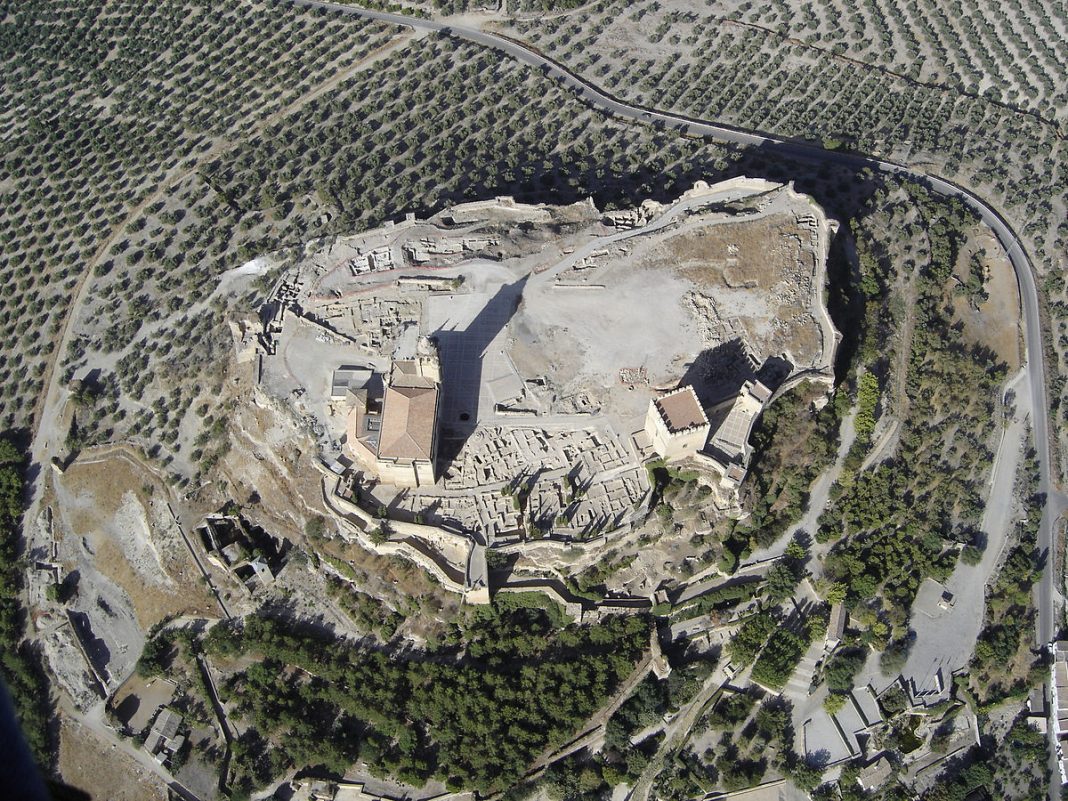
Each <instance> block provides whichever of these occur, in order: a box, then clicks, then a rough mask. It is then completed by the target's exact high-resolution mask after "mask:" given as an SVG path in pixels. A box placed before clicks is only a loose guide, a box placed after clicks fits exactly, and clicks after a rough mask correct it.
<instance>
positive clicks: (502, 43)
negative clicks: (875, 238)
mask: <svg viewBox="0 0 1068 801" xmlns="http://www.w3.org/2000/svg"><path fill="white" fill-rule="evenodd" d="M286 1H287V2H290V3H292V4H294V5H298V6H304V7H306V8H322V9H327V10H332V11H336V12H340V13H344V14H350V15H353V16H359V17H364V18H366V19H373V20H378V21H380V22H388V23H392V24H395V25H403V26H408V27H411V28H414V29H419V30H425V31H429V32H432V33H442V32H443V33H447V34H448V35H450V36H454V37H456V38H458V39H463V40H465V41H468V42H472V43H474V44H477V45H481V46H482V47H489V48H492V49H494V50H497V51H500V52H502V53H504V54H505V55H507V56H510V57H511V58H514V59H516V60H517V61H519V62H521V63H523V64H526V65H528V66H530V67H533V68H534V69H537V70H539V71H541V72H542V73H543V74H545V75H546V76H548V77H549V78H552V79H553V80H555V81H557V82H558V83H560V84H562V85H563V86H564V87H565V88H567V89H570V90H572V91H573V92H574V93H575V94H576V95H577V96H578V97H579V98H580V99H581V100H582V101H584V102H585V103H587V104H589V105H590V106H592V107H594V108H597V109H600V110H601V111H603V112H605V113H607V114H611V115H613V116H615V117H619V118H621V119H624V120H632V121H635V122H639V123H646V124H650V125H661V126H663V127H665V128H668V129H673V130H677V131H679V132H680V133H682V134H688V135H690V136H699V137H703V138H707V139H711V140H714V141H717V142H723V143H729V144H736V145H747V146H751V147H761V146H764V147H767V146H771V147H774V148H775V150H776V152H777V153H778V154H780V155H781V156H784V157H788V158H793V159H800V160H804V161H809V162H815V163H819V164H827V163H830V164H836V165H840V166H844V167H849V168H853V169H864V168H869V169H871V170H873V171H879V172H883V173H889V174H896V175H902V176H905V177H908V178H912V179H914V180H917V181H920V182H922V183H926V184H927V185H928V186H929V187H931V188H932V189H933V190H935V191H936V192H939V193H940V194H942V195H944V196H946V197H954V198H958V199H959V200H961V201H962V202H963V203H964V204H965V205H967V206H968V207H969V208H971V209H972V210H973V211H974V212H975V213H976V214H977V215H978V216H979V217H980V219H982V221H983V223H985V224H986V225H987V226H988V227H989V228H990V229H991V230H992V231H993V232H994V235H995V236H997V238H998V241H999V242H1000V243H1001V246H1002V247H1003V248H1004V249H1005V253H1006V255H1007V256H1008V258H1009V261H1010V262H1011V264H1012V268H1013V270H1014V271H1015V273H1016V282H1017V285H1018V286H1019V290H1020V297H1021V306H1022V309H1023V317H1024V342H1025V345H1026V348H1027V361H1028V364H1029V365H1030V368H1031V369H1029V371H1028V373H1029V380H1030V385H1031V386H1030V390H1031V392H1030V394H1031V421H1032V423H1033V425H1034V436H1035V450H1036V453H1037V458H1038V465H1039V476H1040V479H1039V491H1040V492H1042V493H1044V494H1045V496H1046V505H1045V507H1044V509H1043V513H1042V523H1041V527H1040V529H1039V534H1038V537H1039V548H1040V550H1041V551H1043V552H1044V553H1045V554H1046V564H1045V569H1044V570H1043V572H1042V578H1041V581H1040V582H1039V584H1038V586H1037V588H1036V603H1037V606H1038V621H1037V626H1036V629H1037V630H1036V632H1035V641H1036V644H1037V645H1038V646H1039V647H1042V646H1044V645H1046V644H1048V643H1051V642H1052V641H1053V639H1054V637H1055V636H1056V635H1057V633H1058V630H1059V629H1060V624H1059V620H1058V605H1057V598H1058V595H1059V592H1058V591H1057V589H1056V588H1055V586H1054V582H1055V576H1054V570H1055V563H1056V558H1055V553H1054V539H1055V537H1054V529H1055V526H1056V523H1057V520H1058V519H1059V518H1060V516H1061V514H1062V513H1064V512H1065V510H1068V496H1066V495H1065V494H1064V493H1062V492H1061V491H1060V490H1059V489H1058V488H1057V486H1056V484H1055V483H1054V481H1053V478H1052V475H1051V443H1050V433H1049V432H1050V429H1049V414H1048V402H1047V394H1046V392H1047V388H1046V365H1045V362H1044V358H1043V355H1044V348H1043V333H1042V321H1041V315H1040V307H1039V299H1038V290H1037V286H1036V284H1035V274H1034V269H1033V266H1032V264H1031V260H1030V258H1029V257H1028V255H1027V253H1026V251H1025V250H1024V248H1023V245H1022V244H1021V243H1020V240H1019V238H1018V237H1017V236H1016V234H1015V232H1014V231H1013V230H1012V228H1011V226H1010V225H1009V224H1008V222H1006V220H1005V218H1004V217H1003V216H1002V215H1001V214H1000V213H999V212H998V211H997V210H996V209H994V208H993V207H992V206H991V205H989V204H988V203H987V202H985V201H984V200H982V199H981V198H979V197H978V196H976V195H974V194H972V193H971V192H969V191H968V190H967V189H965V188H963V187H962V186H959V185H957V184H955V183H953V182H951V181H948V180H946V179H945V178H941V177H939V176H937V175H932V174H930V173H928V172H925V171H923V170H919V169H916V168H912V167H907V166H905V165H903V164H899V163H897V162H893V161H887V160H884V159H880V158H876V157H873V156H866V155H863V154H859V153H845V152H840V151H833V150H826V149H824V148H823V147H821V146H819V145H815V144H812V143H809V142H803V141H798V140H794V139H788V138H784V137H777V136H772V135H769V134H767V133H763V132H757V131H748V130H742V129H739V128H734V127H731V126H727V125H720V124H717V123H714V122H709V121H705V120H697V119H692V118H688V117H683V116H680V115H677V114H666V113H664V112H661V111H657V110H655V109H651V108H643V107H641V106H637V105H633V104H629V103H624V102H622V101H620V100H618V99H616V98H614V97H612V96H611V95H609V94H606V93H605V92H603V91H602V90H600V89H598V88H597V87H595V86H593V85H592V84H590V83H587V82H586V81H585V80H584V79H582V78H580V77H579V76H578V75H576V74H575V73H573V72H571V71H570V70H568V69H567V68H566V67H564V66H563V65H561V64H559V63H558V62H556V61H553V60H552V59H550V58H548V57H546V56H544V55H543V54H541V53H539V52H537V51H535V50H533V49H532V48H530V47H528V46H526V45H524V44H521V43H520V42H517V41H515V40H513V39H509V38H507V37H504V36H500V35H497V34H493V33H488V32H486V31H483V30H479V29H478V28H472V27H470V26H468V25H463V24H452V23H445V22H438V21H435V20H428V19H422V18H418V17H408V16H402V15H399V14H389V13H386V12H381V11H372V10H369V9H364V8H358V7H353V6H343V5H338V4H335V3H325V2H319V1H318V0H286ZM1055 765H1056V762H1055V761H1052V760H1051V777H1050V781H1051V786H1050V798H1051V799H1054V798H1059V797H1060V785H1059V780H1058V778H1057V772H1056V770H1053V769H1052V768H1054V766H1055Z"/></svg>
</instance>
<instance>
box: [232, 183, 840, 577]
mask: <svg viewBox="0 0 1068 801" xmlns="http://www.w3.org/2000/svg"><path fill="white" fill-rule="evenodd" d="M835 230H836V224H835V223H834V222H833V221H832V220H828V218H827V217H826V215H825V214H824V212H823V210H822V209H821V208H820V207H819V206H818V205H817V204H816V203H815V202H814V201H813V200H812V199H811V198H809V197H807V196H805V195H801V194H799V193H797V192H796V191H794V189H793V188H792V186H791V185H788V184H778V183H772V182H769V181H765V180H753V179H747V178H736V179H732V180H729V181H725V182H722V183H719V184H715V185H713V186H708V185H706V184H703V183H699V184H697V185H696V186H695V187H694V188H693V189H692V190H690V191H689V192H686V193H685V194H684V195H682V196H681V197H680V198H679V199H678V200H676V201H675V202H673V203H671V204H668V205H662V204H659V203H654V202H651V201H646V202H644V203H642V204H641V206H640V207H638V208H636V209H630V210H622V211H614V212H610V213H603V214H602V213H601V212H599V211H598V210H597V209H596V208H595V207H594V205H593V203H592V202H589V201H587V202H584V203H579V204H575V205H572V206H567V207H550V206H541V205H539V206H531V205H523V204H519V203H515V202H514V201H513V200H511V199H510V198H497V199H495V200H492V201H483V202H479V203H469V204H464V205H461V206H456V207H453V208H450V209H446V210H445V211H443V212H441V213H439V214H437V215H435V216H434V217H432V218H430V219H428V220H417V219H415V218H414V216H411V215H409V216H408V217H407V218H406V219H405V220H404V221H403V222H400V223H396V224H388V225H386V226H384V227H382V228H379V229H376V230H374V231H369V232H366V233H363V234H360V235H358V236H352V237H346V238H340V239H337V240H335V241H332V242H329V243H326V244H322V245H311V246H309V247H308V248H307V249H306V253H305V255H304V257H303V258H302V259H301V261H300V263H299V264H298V265H297V266H296V267H295V268H292V269H291V270H289V271H288V272H287V273H286V274H285V275H284V276H283V277H282V279H281V280H280V281H279V283H278V284H277V286H276V288H275V290H274V293H273V296H272V299H271V302H270V303H269V304H268V306H267V308H266V309H265V315H264V317H265V322H264V325H263V329H262V331H261V332H260V333H259V334H258V335H257V342H256V343H255V344H254V345H253V344H252V343H250V341H249V339H248V336H245V337H244V338H243V339H241V338H238V339H239V341H240V342H243V343H244V348H245V350H244V352H245V355H246V358H248V357H249V356H250V355H251V351H252V350H254V351H255V356H254V357H252V361H253V362H254V369H255V372H256V376H257V379H258V381H259V384H260V386H261V388H262V389H263V390H264V391H265V392H267V393H268V394H269V395H272V396H274V397H275V398H277V399H281V400H284V401H285V402H287V403H289V404H290V405H291V408H292V409H293V410H294V411H295V412H296V413H297V414H298V415H299V416H300V417H302V418H303V419H305V420H307V421H308V423H309V425H310V426H311V428H312V430H313V431H314V432H315V433H316V435H317V436H318V441H319V446H320V449H321V461H322V464H323V465H324V470H326V469H327V468H328V470H329V471H330V473H332V474H334V476H335V478H334V479H333V480H332V481H333V486H332V487H331V488H330V489H329V491H328V494H332V495H333V496H334V497H335V498H338V497H340V498H341V499H342V505H345V508H344V509H342V508H341V505H339V506H338V508H337V512H338V516H339V519H340V520H341V523H342V525H343V526H348V527H349V529H350V534H351V535H352V536H354V537H359V538H361V541H363V542H364V543H365V544H368V547H375V548H378V549H381V547H383V546H382V542H381V541H382V539H383V535H382V534H377V535H376V536H375V537H373V538H372V537H371V533H372V532H375V531H378V530H379V529H380V530H381V531H383V532H386V533H387V535H388V536H387V537H386V542H387V543H389V544H388V545H387V547H389V548H396V547H398V543H400V542H402V541H403V542H408V543H409V544H410V543H412V542H417V541H421V542H422V545H419V546H415V545H411V547H412V548H415V549H416V550H419V552H420V553H419V555H418V556H417V560H419V559H422V560H431V561H435V560H436V561H437V562H438V563H439V568H440V569H439V571H438V572H439V573H441V574H442V575H444V576H445V579H444V580H443V583H445V584H446V586H454V588H455V589H456V590H457V591H460V592H465V593H470V592H471V590H472V587H475V586H476V585H478V587H479V588H480V590H479V592H480V597H481V588H485V587H486V586H487V584H488V579H487V571H486V567H485V550H486V549H495V548H497V549H515V548H519V549H523V548H524V547H525V546H524V543H526V544H532V543H534V542H538V543H546V544H549V543H559V544H568V543H571V544H575V543H583V542H591V541H597V540H599V539H600V538H603V537H607V538H608V540H611V539H612V532H616V531H619V530H623V531H635V530H637V529H640V528H641V527H642V526H643V525H646V521H647V518H648V515H649V512H650V508H649V504H650V501H651V494H652V487H651V483H650V475H651V474H650V472H649V470H648V469H647V467H648V465H649V464H650V463H651V462H653V463H657V464H659V463H670V464H672V465H679V466H684V467H685V468H686V469H687V470H688V471H693V472H694V473H695V474H696V475H697V481H698V482H699V484H700V485H701V486H703V487H705V495H707V496H708V497H709V499H710V502H711V504H712V505H713V507H714V509H715V510H717V513H718V514H720V515H736V514H739V513H740V511H741V510H740V507H739V504H738V491H739V488H740V487H741V486H742V484H743V482H744V480H745V476H746V471H747V468H748V464H749V460H750V456H751V447H750V445H749V439H750V435H751V433H752V430H753V428H754V426H755V425H756V424H757V422H758V420H759V418H760V415H761V413H762V411H763V410H764V409H765V408H766V407H767V405H768V404H769V403H771V402H773V401H774V399H775V398H776V397H777V396H778V395H779V394H781V393H782V392H784V391H786V390H788V389H789V388H790V387H792V386H794V385H796V384H797V383H799V382H801V381H805V380H808V381H814V382H817V383H820V384H823V385H825V386H826V387H827V388H828V390H829V389H830V388H831V386H832V385H833V369H832V367H833V362H834V358H835V352H836V348H837V345H838V342H839V339H840V335H839V334H838V332H837V331H836V330H835V328H834V326H833V324H832V322H831V320H830V317H829V316H828V313H827V309H826V306H825V302H824V290H825V284H826V274H825V273H826V260H827V253H828V248H829V243H830V240H831V237H832V236H833V233H834V231H835ZM246 333H247V332H246ZM235 336H236V332H235ZM376 521H378V522H376ZM400 529H403V530H404V532H403V533H401V532H400ZM420 529H427V530H428V532H427V533H429V530H430V529H435V530H440V531H444V532H447V533H448V535H449V537H448V541H449V542H450V543H453V544H452V545H450V546H449V547H448V548H442V547H440V542H441V540H440V538H434V537H429V536H422V537H421V534H420V531H419V530H420ZM372 539H374V540H378V541H379V542H378V544H377V545H375V544H374V543H373V542H371V540H372ZM432 540H433V541H432ZM601 541H603V540H601ZM435 542H436V543H437V544H435ZM463 542H465V543H468V547H466V548H465V547H457V543H463ZM446 551H448V552H449V555H448V556H446V555H444V554H445V552H446ZM472 571H474V573H477V574H478V575H477V576H475V577H473V576H472ZM486 597H487V598H488V595H487V596H486Z"/></svg>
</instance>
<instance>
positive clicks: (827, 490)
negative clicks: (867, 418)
mask: <svg viewBox="0 0 1068 801" xmlns="http://www.w3.org/2000/svg"><path fill="white" fill-rule="evenodd" d="M856 416H857V410H856V408H853V409H850V410H849V412H848V413H847V414H846V416H845V417H843V418H842V424H841V426H840V427H839V429H838V453H837V454H836V455H835V459H834V464H832V465H831V466H830V467H828V468H827V469H826V470H824V471H823V472H822V473H821V474H820V476H819V478H817V479H816V480H815V481H814V482H812V485H811V486H810V487H809V492H808V504H807V505H806V508H805V514H804V515H803V516H802V517H801V519H800V520H798V521H797V522H796V523H794V524H793V525H792V526H790V528H788V529H787V530H786V533H785V534H783V535H782V536H781V537H779V539H777V540H776V541H775V542H773V543H772V544H771V545H769V546H768V547H767V548H760V549H759V550H756V551H753V553H752V554H750V556H749V558H748V559H746V560H745V564H743V565H742V566H741V568H740V569H739V572H740V570H741V569H744V568H746V567H751V566H753V565H755V564H757V563H759V562H765V561H767V560H768V559H775V558H777V557H779V556H782V555H783V553H785V552H786V546H787V545H789V544H790V540H792V539H793V538H794V535H795V534H797V533H798V532H801V531H803V532H805V533H806V534H809V535H813V536H814V535H815V534H816V529H817V528H819V519H820V515H822V514H823V512H824V510H825V509H826V508H827V502H828V500H829V498H830V494H831V487H833V486H834V484H835V482H836V481H838V477H839V476H840V475H841V474H842V467H843V465H844V464H845V457H846V454H847V453H849V449H850V448H852V447H853V440H855V439H856V437H857V432H856V429H855V428H854V427H853V421H854V420H855V419H856ZM820 550H821V549H820V546H818V545H814V546H813V548H812V553H813V556H816V554H817V552H819V551H820ZM820 558H821V557H819V556H817V557H816V558H814V559H810V560H809V568H810V569H815V570H814V572H818V565H819V561H820Z"/></svg>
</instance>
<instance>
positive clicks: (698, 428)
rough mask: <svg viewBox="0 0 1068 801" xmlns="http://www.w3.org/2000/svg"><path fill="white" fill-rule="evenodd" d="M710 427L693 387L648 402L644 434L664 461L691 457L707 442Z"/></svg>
mask: <svg viewBox="0 0 1068 801" xmlns="http://www.w3.org/2000/svg"><path fill="white" fill-rule="evenodd" d="M709 430H710V426H709V424H708V417H707V416H706V415H705V410H704V409H703V408H702V407H701V402H700V401H699V400H698V399H697V393H696V392H695V391H694V388H693V387H691V386H689V385H687V386H683V387H679V388H678V389H675V390H673V391H671V392H669V393H667V394H666V395H661V396H660V397H659V398H654V399H653V400H652V401H650V403H649V411H648V413H647V414H646V416H645V433H646V435H647V436H648V437H649V441H650V442H651V443H652V445H653V450H654V451H656V453H657V455H658V456H659V457H660V458H662V459H663V460H664V461H666V462H674V461H677V460H679V459H686V458H688V457H691V456H694V455H695V454H696V453H697V452H698V451H700V450H701V449H702V448H703V447H704V446H705V442H707V440H708V432H709Z"/></svg>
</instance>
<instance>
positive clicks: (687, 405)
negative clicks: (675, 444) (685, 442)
mask: <svg viewBox="0 0 1068 801" xmlns="http://www.w3.org/2000/svg"><path fill="white" fill-rule="evenodd" d="M656 408H657V411H658V412H660V419H662V420H663V421H664V425H666V426H667V429H668V431H671V432H678V431H686V430H687V429H690V428H696V427H698V426H704V425H708V418H707V417H706V416H705V410H704V409H702V408H701V402H700V401H699V400H697V393H696V392H694V388H693V387H691V386H689V385H687V386H685V387H681V388H679V389H676V390H675V391H674V392H669V393H668V394H667V395H664V396H663V397H660V398H657V399H656Z"/></svg>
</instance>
